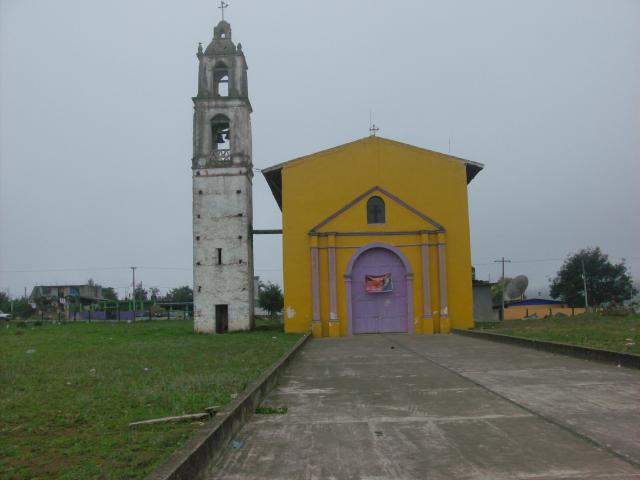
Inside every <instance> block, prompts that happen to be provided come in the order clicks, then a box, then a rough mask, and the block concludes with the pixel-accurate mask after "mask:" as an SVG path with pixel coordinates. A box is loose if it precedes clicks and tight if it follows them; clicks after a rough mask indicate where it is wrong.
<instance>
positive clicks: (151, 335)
mask: <svg viewBox="0 0 640 480" xmlns="http://www.w3.org/2000/svg"><path fill="white" fill-rule="evenodd" d="M192 328H193V324H192V323H191V322H186V321H152V322H140V323H132V324H127V323H119V324H114V323H78V324H70V323H68V324H62V325H43V326H37V327H34V326H24V325H20V327H17V326H10V327H9V328H4V327H3V328H1V329H0V392H2V394H0V416H1V422H0V478H13V479H27V478H47V479H49V478H59V479H79V478H100V479H122V478H141V477H143V476H144V475H146V474H148V473H149V472H150V471H152V470H153V469H154V468H155V467H157V466H158V465H159V464H160V463H161V462H162V461H163V460H165V459H166V458H167V457H168V456H169V455H170V454H171V453H172V452H173V451H175V450H176V449H177V448H178V447H179V446H180V445H182V444H183V443H184V441H185V440H186V439H187V438H189V436H190V435H191V434H192V433H193V432H194V431H195V430H196V429H198V428H199V427H200V424H198V423H195V424H168V425H153V426H147V427H144V428H141V427H138V428H135V429H131V428H129V427H128V424H129V423H130V422H134V421H138V420H145V419H151V418H159V417H165V416H172V415H182V414H186V413H196V412H202V411H204V409H205V407H209V406H212V405H224V404H226V403H228V402H229V401H231V400H232V398H234V397H235V396H236V395H237V394H239V393H240V392H241V391H242V390H243V389H244V388H245V387H246V385H247V384H248V383H250V382H252V381H253V380H255V379H256V378H257V377H258V376H259V375H260V374H261V373H262V372H264V371H265V370H266V369H268V368H269V367H270V366H271V365H272V364H273V363H274V362H275V361H276V360H277V359H278V358H279V357H281V356H282V355H283V354H284V353H285V352H286V351H287V350H288V349H289V348H291V347H292V346H293V345H294V344H295V342H296V341H297V340H298V339H299V338H300V336H299V335H285V334H284V333H282V328H281V327H280V326H277V325H274V324H273V323H270V322H265V321H262V322H259V327H258V328H257V329H256V330H255V331H252V332H242V333H229V334H225V335H198V334H194V333H193V330H192Z"/></svg>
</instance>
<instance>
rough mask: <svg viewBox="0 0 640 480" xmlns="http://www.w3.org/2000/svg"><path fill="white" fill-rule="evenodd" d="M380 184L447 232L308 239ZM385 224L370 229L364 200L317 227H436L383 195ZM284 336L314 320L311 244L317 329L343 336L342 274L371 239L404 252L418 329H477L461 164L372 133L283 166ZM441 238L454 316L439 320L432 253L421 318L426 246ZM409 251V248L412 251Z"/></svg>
mask: <svg viewBox="0 0 640 480" xmlns="http://www.w3.org/2000/svg"><path fill="white" fill-rule="evenodd" d="M374 186H379V187H381V188H382V189H384V190H386V191H388V192H389V193H391V194H393V195H395V196H396V197H398V198H399V199H400V200H402V201H404V202H406V203H407V204H409V205H410V206H411V207H413V208H414V209H416V210H418V211H420V212H422V213H423V214H425V215H427V216H429V217H430V218H431V219H433V220H435V221H436V222H438V223H439V224H441V225H443V226H444V228H445V229H446V233H445V234H440V235H435V234H432V235H426V234H424V235H422V236H421V235H420V234H419V233H414V234H405V235H375V234H371V235H365V236H335V237H334V236H310V235H309V231H310V230H311V229H312V228H313V227H314V226H315V225H317V224H318V223H320V222H321V221H323V220H324V219H326V218H327V217H329V216H330V215H332V214H334V213H335V212H336V211H338V210H339V209H341V208H342V207H344V206H345V205H347V204H348V203H350V202H351V201H353V200H354V199H355V198H356V197H358V196H359V195H361V194H362V193H364V192H366V191H367V190H369V189H370V188H372V187H374ZM373 195H378V196H381V197H382V198H383V199H384V201H385V205H386V219H387V222H386V224H385V225H368V224H367V221H366V208H365V206H366V201H367V199H368V198H369V196H368V197H366V198H363V199H362V200H361V201H360V202H359V203H357V204H355V205H353V206H352V207H351V208H350V209H349V210H347V211H345V212H344V213H342V214H341V215H339V216H338V217H336V218H335V219H333V220H332V221H331V222H329V223H328V224H326V225H324V226H323V227H322V228H320V229H319V232H320V233H328V232H374V231H375V232H380V231H384V232H396V231H414V230H434V229H435V227H434V226H433V225H431V224H429V223H427V222H425V220H423V219H422V218H420V217H419V216H418V215H416V214H415V213H413V212H411V211H410V210H408V209H406V208H405V207H403V206H401V205H399V204H398V203H396V202H394V201H393V200H391V199H389V198H387V197H385V196H384V195H383V194H380V193H379V192H374V193H372V194H371V195H370V196H373ZM282 211H283V249H284V292H285V330H286V331H288V332H304V331H308V330H310V329H311V324H312V296H313V293H312V286H311V254H310V249H311V246H312V245H313V246H316V245H317V246H318V248H319V249H318V252H319V255H318V261H319V267H320V268H319V278H320V299H321V306H320V318H321V320H322V321H321V328H319V329H316V330H317V331H314V334H316V335H329V334H331V335H346V334H347V299H346V290H345V282H344V273H345V270H346V268H347V264H348V263H349V260H350V258H351V256H352V255H353V254H354V253H355V251H356V249H357V248H358V247H360V246H362V245H365V244H368V243H371V242H384V243H388V244H391V245H394V246H398V248H399V249H400V251H402V253H403V254H404V255H405V256H406V257H407V259H408V260H409V262H410V264H411V269H412V271H413V274H414V277H413V319H414V329H415V332H416V333H431V332H433V331H436V332H437V331H440V330H442V331H448V327H449V324H450V326H451V328H471V327H472V326H473V313H472V305H473V299H472V291H471V258H470V246H469V222H468V209H467V181H466V170H465V165H464V163H463V162H462V161H460V160H457V159H454V158H452V157H448V156H447V155H444V154H440V153H437V152H431V151H427V150H423V149H419V148H415V147H412V146H409V145H405V144H401V143H398V142H393V141H390V140H386V139H383V138H380V137H370V138H366V139H363V140H360V141H357V142H353V143H350V144H347V145H343V146H341V147H337V148H334V149H331V150H327V151H324V152H320V153H317V154H314V155H310V156H308V157H303V158H301V159H298V160H296V161H293V162H290V163H288V164H285V165H284V167H283V168H282ZM438 238H439V239H440V241H442V240H444V242H445V260H446V262H445V265H446V279H447V282H446V283H447V285H446V289H447V301H448V320H447V319H442V320H441V319H440V317H441V315H440V313H439V310H440V302H439V289H438V284H439V277H438V248H437V246H435V245H433V246H430V247H429V252H430V255H429V256H430V262H429V264H430V274H429V276H430V278H429V282H430V286H431V288H430V299H431V310H432V311H433V312H435V314H434V316H433V320H423V319H422V307H423V305H422V304H423V301H422V267H421V255H420V247H419V246H418V245H419V244H420V243H421V242H422V241H423V240H428V241H429V243H434V244H436V243H438ZM332 242H335V245H336V247H338V248H336V286H337V306H338V312H337V313H338V323H337V324H334V325H333V326H332V327H331V328H330V322H329V261H328V250H327V247H328V246H329V245H330V244H332ZM408 245H411V246H408Z"/></svg>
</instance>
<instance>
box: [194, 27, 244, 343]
mask: <svg viewBox="0 0 640 480" xmlns="http://www.w3.org/2000/svg"><path fill="white" fill-rule="evenodd" d="M198 60H199V62H200V66H199V74H198V95H197V96H196V97H194V98H193V102H194V116H193V158H192V170H193V302H194V329H195V331H197V332H202V333H214V332H215V331H216V306H218V305H221V306H226V308H227V315H228V316H227V320H228V329H229V331H234V330H246V329H249V328H252V327H253V312H254V298H253V295H254V284H253V244H252V224H253V208H252V191H251V189H252V178H253V167H252V160H251V148H252V146H251V119H250V115H251V103H250V102H249V98H248V95H247V80H246V79H247V76H246V69H247V65H246V62H245V59H244V54H243V53H242V51H241V49H240V47H239V46H238V48H236V46H235V45H234V44H233V43H232V42H231V27H230V25H229V24H228V23H226V22H224V21H222V22H220V23H219V24H218V26H217V27H216V29H215V30H214V38H213V40H212V41H211V43H210V44H209V46H208V47H207V49H206V51H204V52H203V51H202V49H201V48H200V49H199V50H198ZM221 64H224V66H225V67H226V68H227V69H228V74H229V81H230V84H229V92H228V95H227V96H221V95H217V94H216V89H215V88H214V85H213V81H214V76H213V73H214V69H215V68H217V66H219V65H221ZM218 115H224V116H225V117H226V118H227V119H228V121H229V137H230V138H229V143H230V155H229V156H228V157H224V159H223V160H221V158H220V157H218V156H216V155H217V154H218V153H220V151H218V150H217V147H216V148H214V142H215V139H214V138H213V137H214V135H213V130H212V119H214V117H216V119H217V118H218V117H217V116H218ZM216 121H217V120H216ZM225 148H226V147H225ZM214 151H215V152H214ZM214 153H216V155H214Z"/></svg>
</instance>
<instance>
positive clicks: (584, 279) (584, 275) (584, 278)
mask: <svg viewBox="0 0 640 480" xmlns="http://www.w3.org/2000/svg"><path fill="white" fill-rule="evenodd" d="M582 288H584V311H585V312H586V311H587V310H589V300H588V299H587V272H586V271H585V269H584V258H583V259H582Z"/></svg>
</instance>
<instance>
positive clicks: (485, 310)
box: [471, 275, 499, 323]
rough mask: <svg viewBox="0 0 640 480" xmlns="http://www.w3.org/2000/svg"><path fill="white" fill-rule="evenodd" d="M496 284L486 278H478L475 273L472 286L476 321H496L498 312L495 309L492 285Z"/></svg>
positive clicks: (474, 318)
mask: <svg viewBox="0 0 640 480" xmlns="http://www.w3.org/2000/svg"><path fill="white" fill-rule="evenodd" d="M493 285H495V284H494V283H492V282H487V281H485V280H476V278H475V275H474V278H473V280H472V283H471V286H472V288H473V320H474V322H476V323H478V322H496V321H497V320H498V317H499V315H498V312H496V311H495V310H494V309H493V301H492V295H491V287H492V286H493Z"/></svg>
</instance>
